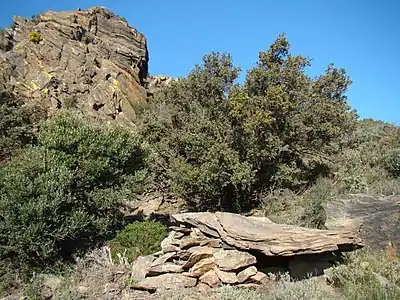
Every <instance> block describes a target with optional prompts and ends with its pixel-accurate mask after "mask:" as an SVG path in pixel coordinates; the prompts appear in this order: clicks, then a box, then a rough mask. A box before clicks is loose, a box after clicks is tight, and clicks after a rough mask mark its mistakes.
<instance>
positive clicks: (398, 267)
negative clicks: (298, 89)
mask: <svg viewBox="0 0 400 300" xmlns="http://www.w3.org/2000/svg"><path fill="white" fill-rule="evenodd" d="M330 280H331V281H332V283H333V284H334V285H335V286H336V287H338V288H340V289H341V290H342V291H343V294H344V296H345V299H348V300H362V299H370V300H381V299H382V300H399V299H400V259H399V257H398V256H397V255H396V254H395V252H394V251H393V249H388V251H382V252H379V253H376V252H370V251H368V250H360V251H357V252H354V253H351V254H349V255H348V257H347V262H346V263H345V264H343V265H340V266H337V267H335V268H334V269H333V270H332V272H331V274H330Z"/></svg>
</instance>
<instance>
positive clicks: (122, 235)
mask: <svg viewBox="0 0 400 300" xmlns="http://www.w3.org/2000/svg"><path fill="white" fill-rule="evenodd" d="M166 236H167V227H166V226H164V225H162V224H160V223H158V222H155V221H152V220H146V221H144V222H135V223H132V224H129V225H128V226H126V227H125V229H124V230H122V231H121V232H119V233H118V235H117V236H116V237H115V239H114V240H112V241H111V242H110V248H111V255H112V258H113V260H114V261H116V262H117V261H118V254H119V255H120V257H121V258H126V259H127V260H128V262H129V263H131V262H132V261H134V260H135V259H136V258H137V257H138V256H141V255H150V254H153V253H155V252H157V251H159V250H161V246H160V244H161V242H162V240H163V239H164V238H165V237H166Z"/></svg>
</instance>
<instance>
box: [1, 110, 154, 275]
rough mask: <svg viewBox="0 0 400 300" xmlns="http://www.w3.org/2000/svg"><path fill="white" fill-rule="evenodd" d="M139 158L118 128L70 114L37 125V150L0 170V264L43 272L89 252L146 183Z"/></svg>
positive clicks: (130, 138) (128, 134) (132, 138)
mask: <svg viewBox="0 0 400 300" xmlns="http://www.w3.org/2000/svg"><path fill="white" fill-rule="evenodd" d="M145 156H146V155H145V150H144V148H142V146H141V144H140V142H139V139H138V138H137V137H136V135H135V134H134V133H133V132H132V131H130V129H127V128H125V127H123V126H114V125H107V124H104V123H100V122H95V121H89V120H87V119H85V118H83V117H82V116H79V115H76V114H75V113H73V112H64V113H61V114H59V115H57V116H55V117H54V118H53V119H51V120H48V121H47V122H45V124H44V125H43V126H42V128H41V130H40V134H39V144H38V146H37V147H32V148H29V149H26V150H25V151H23V152H22V153H21V154H20V155H19V156H15V157H14V158H13V159H11V161H10V162H9V163H7V164H6V165H5V166H4V168H2V169H1V170H0V239H1V240H2V245H1V247H0V258H2V259H5V258H12V260H13V262H14V263H15V265H16V266H17V267H18V266H30V267H37V268H43V267H46V266H49V265H51V264H52V263H54V262H56V261H57V260H60V259H67V258H69V257H70V255H72V254H75V253H76V252H77V251H80V250H81V249H84V248H85V247H87V246H92V245H93V243H95V242H96V241H97V240H98V239H99V238H101V237H102V236H104V235H106V234H107V233H109V232H110V230H111V229H112V228H113V227H114V226H115V225H117V224H118V223H119V222H120V221H121V213H120V208H121V204H122V203H121V202H122V199H126V198H127V197H131V196H132V194H134V193H136V192H139V191H140V190H141V188H142V187H143V185H144V184H145V183H146V177H147V173H146V172H145V164H146V163H145Z"/></svg>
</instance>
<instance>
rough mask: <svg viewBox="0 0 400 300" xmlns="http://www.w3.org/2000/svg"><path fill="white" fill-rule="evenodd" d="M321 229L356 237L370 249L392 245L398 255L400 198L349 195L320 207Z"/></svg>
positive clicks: (399, 250)
mask: <svg viewBox="0 0 400 300" xmlns="http://www.w3.org/2000/svg"><path fill="white" fill-rule="evenodd" d="M324 209H325V211H326V216H327V219H326V223H325V226H326V227H327V228H328V229H332V230H347V231H353V232H356V233H357V234H359V235H360V236H361V237H362V238H363V239H364V241H365V243H366V244H367V245H368V246H369V247H370V248H373V249H376V250H378V249H386V248H387V247H388V245H389V244H393V247H394V249H395V251H397V255H400V230H399V228H400V196H390V197H374V196H370V195H349V196H346V197H343V198H336V199H333V200H331V201H329V202H327V203H326V204H325V205H324Z"/></svg>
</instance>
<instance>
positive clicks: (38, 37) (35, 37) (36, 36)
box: [29, 31, 43, 44]
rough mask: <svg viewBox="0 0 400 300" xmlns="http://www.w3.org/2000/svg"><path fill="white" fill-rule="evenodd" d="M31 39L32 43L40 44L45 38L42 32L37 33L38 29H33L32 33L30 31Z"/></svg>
mask: <svg viewBox="0 0 400 300" xmlns="http://www.w3.org/2000/svg"><path fill="white" fill-rule="evenodd" d="M29 40H30V41H31V42H32V43H35V44H39V43H40V42H41V41H42V40H43V38H42V35H41V34H40V33H37V32H36V31H32V32H31V33H29Z"/></svg>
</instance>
